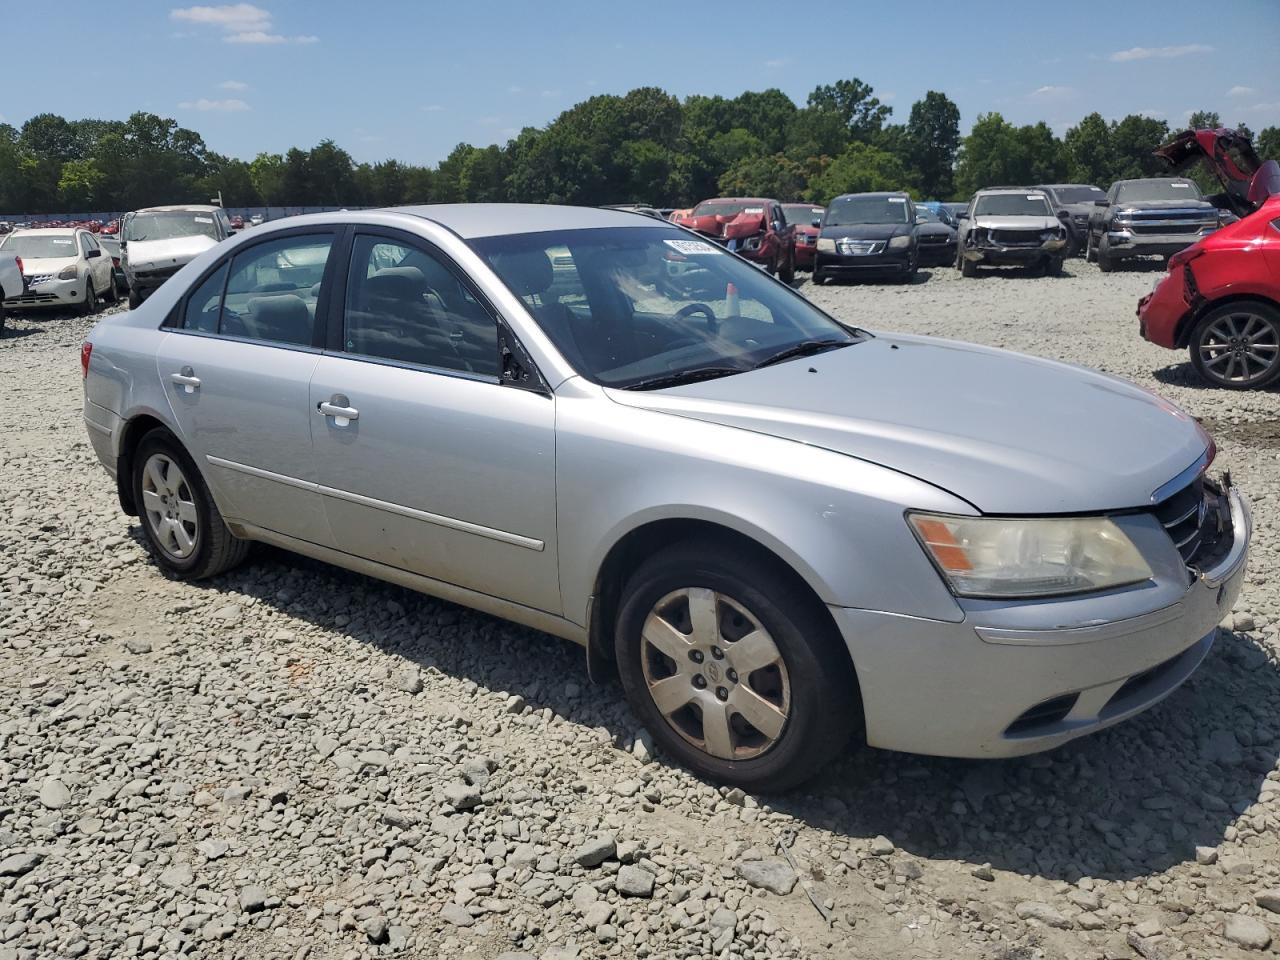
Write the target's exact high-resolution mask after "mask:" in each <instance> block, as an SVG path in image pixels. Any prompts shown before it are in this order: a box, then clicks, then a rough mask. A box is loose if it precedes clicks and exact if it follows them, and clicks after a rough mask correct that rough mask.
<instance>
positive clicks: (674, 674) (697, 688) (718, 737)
mask: <svg viewBox="0 0 1280 960" xmlns="http://www.w3.org/2000/svg"><path fill="white" fill-rule="evenodd" d="M640 662H641V669H642V672H643V674H644V680H645V685H646V687H647V689H648V692H649V697H650V698H651V699H652V701H653V704H654V706H655V707H657V709H658V712H659V713H660V714H662V717H663V719H664V720H665V721H666V722H667V725H668V726H670V727H671V729H672V730H674V731H675V732H676V733H677V734H678V735H679V736H680V737H681V738H682V739H684V740H685V741H686V742H688V743H690V744H692V745H693V746H694V747H696V748H698V749H699V750H701V751H703V752H704V753H707V754H709V755H710V756H713V757H716V758H717V759H720V760H750V759H753V758H755V757H758V756H760V755H761V754H764V753H765V752H767V751H768V750H770V749H771V748H772V747H773V746H775V745H776V744H777V742H778V740H779V739H780V738H781V736H782V733H783V731H784V729H785V727H786V724H787V720H788V718H789V717H790V713H791V681H790V678H789V676H788V674H787V666H786V663H785V662H784V661H783V659H782V654H781V652H780V651H779V650H778V646H777V644H776V643H774V640H773V637H772V636H771V635H770V634H769V631H768V630H767V629H765V627H764V625H763V624H762V623H761V622H760V620H759V618H758V617H756V616H755V615H754V614H752V613H751V611H749V610H748V609H747V608H746V607H744V606H743V605H742V604H740V603H739V602H737V601H736V600H734V599H733V598H732V597H730V596H728V595H727V594H724V593H720V592H717V591H715V590H711V589H708V588H706V587H685V588H682V589H680V590H674V591H672V592H671V593H668V594H667V595H666V596H664V597H663V598H662V599H661V600H659V601H658V602H657V603H655V604H654V605H653V608H652V609H651V610H650V611H649V615H648V616H647V617H646V618H645V622H644V627H643V629H642V632H641V658H640Z"/></svg>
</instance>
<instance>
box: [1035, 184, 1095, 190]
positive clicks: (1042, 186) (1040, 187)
mask: <svg viewBox="0 0 1280 960" xmlns="http://www.w3.org/2000/svg"><path fill="white" fill-rule="evenodd" d="M1063 187H1087V188H1089V189H1090V190H1101V189H1102V188H1101V187H1098V186H1094V185H1093V184H1092V183H1041V184H1039V185H1037V186H1036V187H1035V188H1034V189H1036V190H1059V189H1061V188H1063Z"/></svg>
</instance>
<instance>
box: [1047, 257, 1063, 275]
mask: <svg viewBox="0 0 1280 960" xmlns="http://www.w3.org/2000/svg"><path fill="white" fill-rule="evenodd" d="M1064 262H1065V261H1064V260H1063V258H1062V257H1050V258H1049V259H1047V260H1046V261H1045V262H1044V275H1045V276H1046V277H1060V276H1062V267H1063V263H1064Z"/></svg>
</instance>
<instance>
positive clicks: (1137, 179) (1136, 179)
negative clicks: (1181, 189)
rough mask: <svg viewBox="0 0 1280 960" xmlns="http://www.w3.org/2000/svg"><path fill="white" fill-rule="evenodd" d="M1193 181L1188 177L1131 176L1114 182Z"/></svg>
mask: <svg viewBox="0 0 1280 960" xmlns="http://www.w3.org/2000/svg"><path fill="white" fill-rule="evenodd" d="M1152 182H1155V183H1195V181H1194V180H1192V179H1191V178H1190V177H1131V178H1130V179H1128V180H1117V181H1116V183H1152Z"/></svg>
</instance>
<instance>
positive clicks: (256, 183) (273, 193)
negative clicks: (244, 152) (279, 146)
mask: <svg viewBox="0 0 1280 960" xmlns="http://www.w3.org/2000/svg"><path fill="white" fill-rule="evenodd" d="M249 179H250V180H252V181H253V189H254V192H255V193H257V195H258V198H259V199H260V200H261V201H262V203H264V204H266V205H268V206H276V205H278V204H281V203H284V157H282V156H281V155H280V154H278V153H260V154H258V155H257V156H256V157H254V158H253V160H252V161H251V162H250V164H249Z"/></svg>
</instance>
